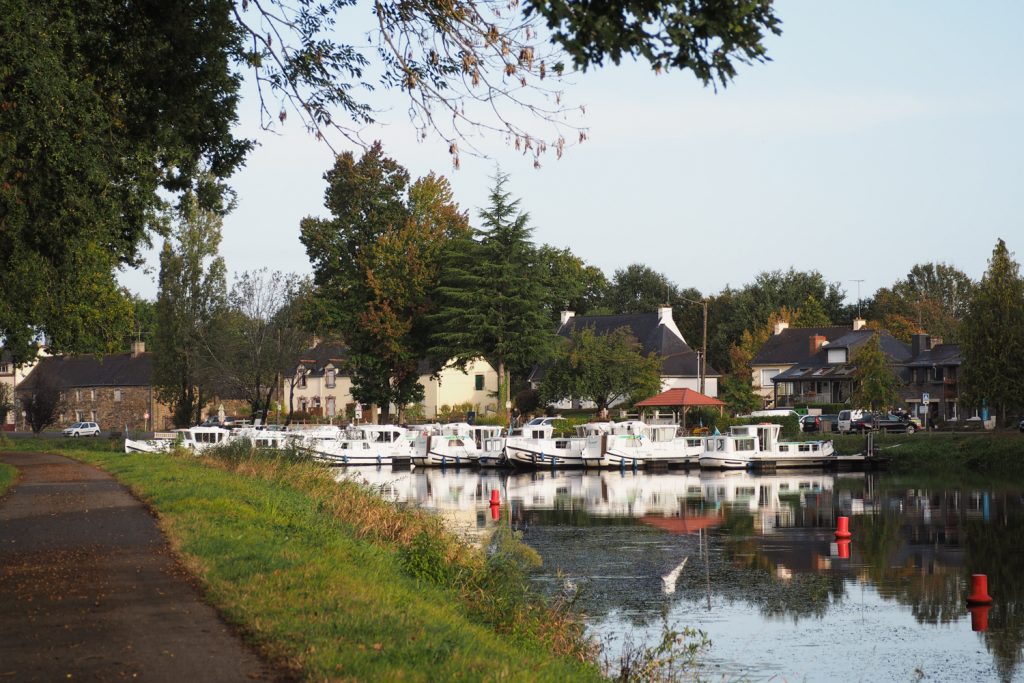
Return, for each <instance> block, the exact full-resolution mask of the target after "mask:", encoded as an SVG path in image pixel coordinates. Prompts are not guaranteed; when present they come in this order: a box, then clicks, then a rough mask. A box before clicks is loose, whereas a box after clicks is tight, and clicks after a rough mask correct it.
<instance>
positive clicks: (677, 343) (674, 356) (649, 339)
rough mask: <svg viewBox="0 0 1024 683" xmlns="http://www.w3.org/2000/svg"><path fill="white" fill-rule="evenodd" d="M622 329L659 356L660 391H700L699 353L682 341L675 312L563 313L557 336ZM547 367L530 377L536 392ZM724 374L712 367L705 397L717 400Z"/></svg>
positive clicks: (644, 350) (643, 348) (668, 309)
mask: <svg viewBox="0 0 1024 683" xmlns="http://www.w3.org/2000/svg"><path fill="white" fill-rule="evenodd" d="M620 327H626V328H629V330H630V332H631V333H632V335H633V337H635V338H636V340H637V341H638V342H639V343H640V352H641V353H642V354H644V355H645V356H646V355H649V354H651V353H654V354H656V355H657V356H658V357H659V358H660V359H661V391H668V390H669V389H692V390H693V391H698V392H699V391H700V388H701V387H700V380H701V367H700V366H701V363H700V360H701V359H700V353H699V352H698V351H695V350H694V349H692V348H691V347H690V345H689V344H687V343H686V340H685V339H683V333H682V332H680V331H679V328H678V327H677V326H676V323H675V320H674V319H673V318H672V308H671V307H668V306H666V307H663V308H659V309H658V310H657V311H652V312H650V313H623V314H618V315H576V314H575V313H573V312H572V311H563V312H562V322H561V325H560V326H559V328H558V334H559V336H562V337H566V338H568V337H570V336H572V333H573V332H579V331H581V330H584V329H587V328H591V329H593V330H594V333H595V334H598V335H605V334H608V333H610V332H613V331H615V330H617V329H619V328H620ZM547 369H548V366H546V365H543V366H537V367H535V368H534V369H533V371H532V372H531V373H530V377H529V381H530V384H531V386H533V387H534V388H537V387H539V386H540V383H541V382H542V381H543V380H544V376H545V375H546V374H547ZM720 377H721V374H720V373H719V372H718V371H717V370H715V369H714V368H713V367H711V366H710V365H708V366H707V368H706V375H705V377H704V392H703V393H704V394H705V395H706V396H712V397H715V396H718V380H719V378H720Z"/></svg>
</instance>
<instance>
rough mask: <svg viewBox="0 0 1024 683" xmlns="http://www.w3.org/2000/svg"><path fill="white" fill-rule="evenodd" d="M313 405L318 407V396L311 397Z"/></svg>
mask: <svg viewBox="0 0 1024 683" xmlns="http://www.w3.org/2000/svg"><path fill="white" fill-rule="evenodd" d="M313 407H314V408H319V407H320V397H319V396H315V397H314V398H313Z"/></svg>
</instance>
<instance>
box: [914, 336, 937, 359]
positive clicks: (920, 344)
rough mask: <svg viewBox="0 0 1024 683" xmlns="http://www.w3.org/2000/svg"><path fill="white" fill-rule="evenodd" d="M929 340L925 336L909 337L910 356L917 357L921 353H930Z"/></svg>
mask: <svg viewBox="0 0 1024 683" xmlns="http://www.w3.org/2000/svg"><path fill="white" fill-rule="evenodd" d="M931 349H932V345H931V338H930V337H929V336H928V335H927V334H915V335H911V337H910V355H911V356H918V355H920V354H921V352H922V351H931Z"/></svg>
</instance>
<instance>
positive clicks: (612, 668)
mask: <svg viewBox="0 0 1024 683" xmlns="http://www.w3.org/2000/svg"><path fill="white" fill-rule="evenodd" d="M710 647H711V641H710V640H709V639H708V636H707V634H706V633H705V632H704V631H698V630H696V629H692V628H684V629H683V630H681V631H677V630H675V628H674V627H669V625H668V624H667V623H665V624H664V625H663V626H662V631H661V640H660V641H659V642H658V643H656V644H654V645H650V646H646V647H645V646H642V645H636V644H634V642H633V641H632V639H631V638H630V637H629V636H627V637H626V640H625V641H624V642H623V644H622V650H621V653H620V654H619V656H618V657H617V658H616V659H614V660H609V659H608V658H607V655H606V656H605V661H604V665H603V667H602V668H603V670H604V674H605V676H607V677H608V678H609V679H611V680H612V681H615V682H616V683H633V682H634V681H636V682H641V681H642V682H644V683H659V682H661V681H664V682H666V683H667V682H669V681H678V680H682V678H683V677H684V676H694V673H695V669H697V668H698V667H699V666H700V663H701V660H700V657H701V655H702V654H704V653H705V652H706V651H707V650H708V649H709V648H710Z"/></svg>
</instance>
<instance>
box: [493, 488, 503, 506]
mask: <svg viewBox="0 0 1024 683" xmlns="http://www.w3.org/2000/svg"><path fill="white" fill-rule="evenodd" d="M491 505H501V496H499V495H498V489H491Z"/></svg>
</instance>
